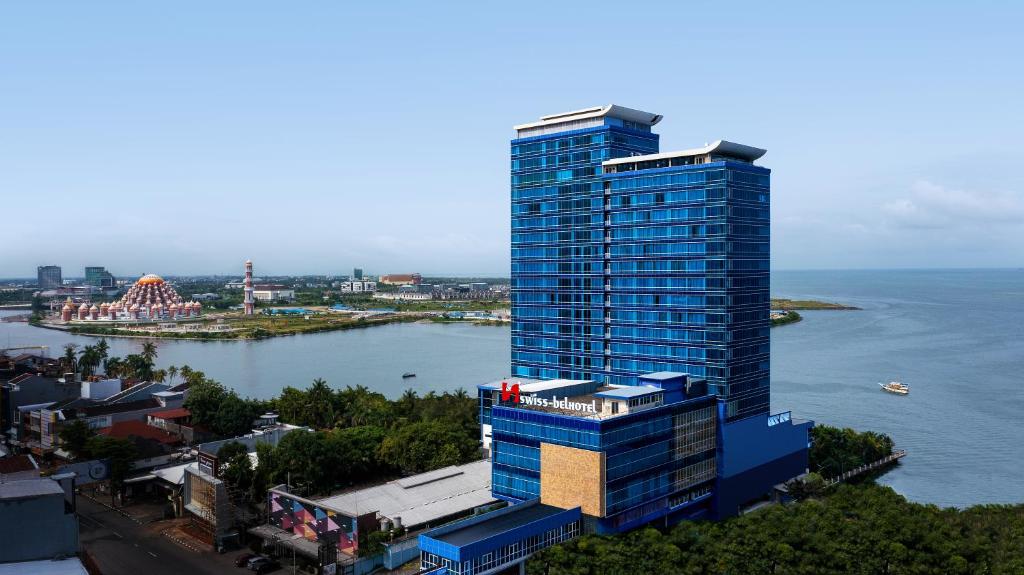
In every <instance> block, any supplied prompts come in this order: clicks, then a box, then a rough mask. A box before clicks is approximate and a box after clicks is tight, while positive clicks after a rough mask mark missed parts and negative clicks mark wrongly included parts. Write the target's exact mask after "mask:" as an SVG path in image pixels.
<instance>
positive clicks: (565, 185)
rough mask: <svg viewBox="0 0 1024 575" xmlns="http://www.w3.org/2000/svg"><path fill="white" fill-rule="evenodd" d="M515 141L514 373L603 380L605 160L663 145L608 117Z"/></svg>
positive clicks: (641, 129) (645, 131) (645, 130)
mask: <svg viewBox="0 0 1024 575" xmlns="http://www.w3.org/2000/svg"><path fill="white" fill-rule="evenodd" d="M578 125H580V126H582V125H589V127H583V128H581V129H570V130H568V131H556V132H554V133H548V134H544V135H540V136H532V137H525V138H519V139H516V140H513V141H512V286H511V288H512V289H511V292H512V373H513V375H515V376H521V377H531V378H542V379H554V378H568V379H595V378H600V377H602V375H601V374H602V373H603V371H604V370H605V366H606V359H605V353H604V337H605V321H604V320H605V292H604V284H605V261H604V247H605V246H604V239H605V206H604V185H603V180H602V168H601V162H603V161H605V160H608V159H612V158H621V157H626V156H630V155H637V154H649V153H652V152H656V151H657V150H658V136H657V134H652V133H651V131H650V126H648V125H643V124H637V123H635V122H624V121H622V120H620V119H617V118H610V117H605V118H599V119H592V120H590V121H587V122H577V123H572V122H570V123H569V124H568V125H567V126H566V127H567V128H574V127H577V126H578Z"/></svg>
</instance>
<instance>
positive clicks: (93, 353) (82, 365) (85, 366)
mask: <svg viewBox="0 0 1024 575" xmlns="http://www.w3.org/2000/svg"><path fill="white" fill-rule="evenodd" d="M99 365H100V352H99V349H97V347H96V346H94V345H87V346H85V347H84V348H82V352H81V353H80V354H79V357H78V367H79V369H81V371H82V375H83V376H85V377H88V376H90V375H93V374H94V373H96V368H97V367H99Z"/></svg>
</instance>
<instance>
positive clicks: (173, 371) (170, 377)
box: [167, 365, 178, 383]
mask: <svg viewBox="0 0 1024 575" xmlns="http://www.w3.org/2000/svg"><path fill="white" fill-rule="evenodd" d="M177 375H178V368H176V367H174V366H173V365H172V366H170V367H168V368H167V383H174V378H175V376H177Z"/></svg>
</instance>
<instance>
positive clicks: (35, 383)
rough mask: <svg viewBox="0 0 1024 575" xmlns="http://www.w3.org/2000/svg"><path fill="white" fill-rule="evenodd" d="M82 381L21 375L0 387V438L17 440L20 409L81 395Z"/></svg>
mask: <svg viewBox="0 0 1024 575" xmlns="http://www.w3.org/2000/svg"><path fill="white" fill-rule="evenodd" d="M81 393H82V382H79V381H75V379H74V378H71V379H70V380H65V379H64V378H57V377H44V376H40V375H34V374H28V373H26V374H22V375H19V376H17V377H15V378H14V379H12V380H10V381H8V382H7V383H3V384H0V435H5V436H6V437H7V438H8V439H9V440H11V441H18V440H19V439H20V435H21V434H20V428H21V426H22V418H21V413H22V411H21V410H20V408H24V407H32V406H39V405H48V404H51V403H54V402H58V401H65V400H69V399H75V398H78V397H80V396H81Z"/></svg>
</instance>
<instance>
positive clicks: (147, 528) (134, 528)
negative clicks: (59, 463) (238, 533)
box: [77, 497, 246, 575]
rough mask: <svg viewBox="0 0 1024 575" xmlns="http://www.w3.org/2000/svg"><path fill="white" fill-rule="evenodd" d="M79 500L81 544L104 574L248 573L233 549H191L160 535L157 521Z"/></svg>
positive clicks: (211, 574)
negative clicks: (134, 518) (143, 521)
mask: <svg viewBox="0 0 1024 575" xmlns="http://www.w3.org/2000/svg"><path fill="white" fill-rule="evenodd" d="M77 503H78V516H79V520H80V521H79V525H80V531H81V540H82V547H84V548H85V549H86V550H87V551H88V552H89V553H90V554H91V555H92V556H93V558H94V559H96V562H97V563H98V564H99V567H100V570H101V571H102V572H103V575H182V574H183V573H189V574H192V573H195V574H197V575H228V574H232V575H239V574H243V573H246V571H245V570H244V569H239V568H236V567H234V565H232V564H231V560H232V559H233V558H234V555H235V554H234V553H232V554H229V555H218V554H216V553H213V552H212V551H206V552H196V551H191V550H189V549H186V548H184V547H182V546H180V545H178V544H177V543H174V542H173V541H171V540H170V539H168V538H166V537H164V536H163V535H161V534H160V531H159V527H158V526H157V525H139V524H138V523H136V522H134V521H132V520H131V519H128V518H126V517H124V516H122V515H121V514H120V513H117V512H116V511H113V510H111V509H109V508H107V507H103V506H102V505H100V504H98V503H96V502H94V501H91V500H89V499H88V498H86V497H78V498H77Z"/></svg>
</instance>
